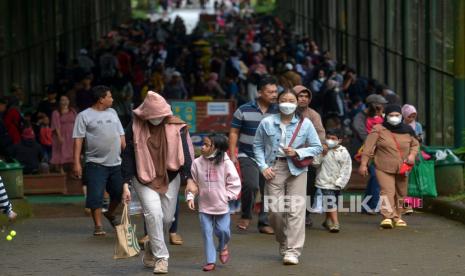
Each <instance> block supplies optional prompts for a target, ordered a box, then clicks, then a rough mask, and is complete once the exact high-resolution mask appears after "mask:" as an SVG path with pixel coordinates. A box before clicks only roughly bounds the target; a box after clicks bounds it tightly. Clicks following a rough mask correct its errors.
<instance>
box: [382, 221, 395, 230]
mask: <svg viewBox="0 0 465 276" xmlns="http://www.w3.org/2000/svg"><path fill="white" fill-rule="evenodd" d="M379 226H381V227H382V228H384V229H392V228H394V225H392V219H383V220H382V221H381V223H380V224H379Z"/></svg>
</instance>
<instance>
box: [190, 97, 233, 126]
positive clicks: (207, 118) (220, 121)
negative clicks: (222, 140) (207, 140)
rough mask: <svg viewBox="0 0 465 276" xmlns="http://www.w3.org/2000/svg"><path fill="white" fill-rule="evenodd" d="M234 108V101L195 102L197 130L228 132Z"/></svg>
mask: <svg viewBox="0 0 465 276" xmlns="http://www.w3.org/2000/svg"><path fill="white" fill-rule="evenodd" d="M234 110H235V102H234V101H228V100H223V101H221V100H218V101H210V102H197V128H196V129H197V132H204V133H209V132H221V133H226V132H229V129H230V128H231V121H232V118H233V113H234Z"/></svg>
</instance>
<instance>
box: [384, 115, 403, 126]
mask: <svg viewBox="0 0 465 276" xmlns="http://www.w3.org/2000/svg"><path fill="white" fill-rule="evenodd" d="M387 122H388V123H389V124H391V125H393V126H397V125H398V124H400V123H401V122H402V118H401V117H400V116H388V117H387Z"/></svg>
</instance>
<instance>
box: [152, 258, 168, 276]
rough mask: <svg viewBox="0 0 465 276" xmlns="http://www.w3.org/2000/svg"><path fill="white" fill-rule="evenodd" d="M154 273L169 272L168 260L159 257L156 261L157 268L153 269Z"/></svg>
mask: <svg viewBox="0 0 465 276" xmlns="http://www.w3.org/2000/svg"><path fill="white" fill-rule="evenodd" d="M153 273H154V274H167V273H168V260H167V259H158V260H157V261H156V262H155V268H154V269H153Z"/></svg>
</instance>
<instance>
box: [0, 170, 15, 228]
mask: <svg viewBox="0 0 465 276" xmlns="http://www.w3.org/2000/svg"><path fill="white" fill-rule="evenodd" d="M0 209H1V210H2V212H3V213H4V214H5V215H7V216H8V218H9V219H10V221H13V220H15V219H16V216H17V215H16V213H15V212H14V211H13V207H12V206H11V203H10V201H9V200H8V195H7V194H6V191H5V187H4V186H3V180H2V177H1V176H0Z"/></svg>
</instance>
